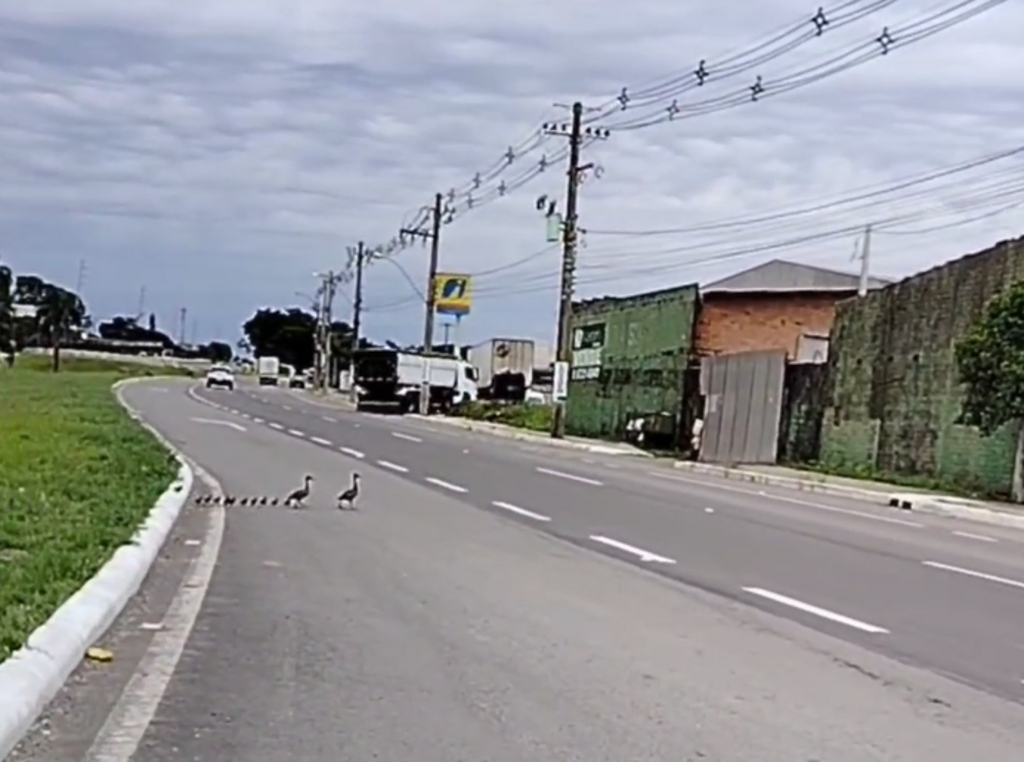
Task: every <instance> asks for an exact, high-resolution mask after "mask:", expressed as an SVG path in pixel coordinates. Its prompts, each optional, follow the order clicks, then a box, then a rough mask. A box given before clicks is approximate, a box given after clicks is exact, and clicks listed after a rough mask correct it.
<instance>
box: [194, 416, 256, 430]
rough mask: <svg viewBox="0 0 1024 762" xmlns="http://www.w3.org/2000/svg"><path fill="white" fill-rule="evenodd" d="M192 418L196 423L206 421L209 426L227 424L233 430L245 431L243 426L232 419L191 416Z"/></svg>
mask: <svg viewBox="0 0 1024 762" xmlns="http://www.w3.org/2000/svg"><path fill="white" fill-rule="evenodd" d="M192 420H193V421H195V422H196V423H208V424H210V425H211V426H227V427H228V428H229V429H234V430H235V431H245V426H242V425H240V424H237V423H234V422H232V421H218V420H215V419H213V418H193V419H192Z"/></svg>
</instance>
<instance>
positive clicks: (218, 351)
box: [202, 341, 235, 365]
mask: <svg viewBox="0 0 1024 762" xmlns="http://www.w3.org/2000/svg"><path fill="white" fill-rule="evenodd" d="M202 349H203V354H204V355H206V357H208V358H209V359H210V361H211V362H215V363H218V364H220V365H224V364H226V363H229V362H231V360H232V358H233V357H234V356H235V353H234V352H233V351H232V350H231V345H230V344H226V343H224V342H223V341H211V342H210V343H209V344H207V345H206V346H204V347H203V348H202Z"/></svg>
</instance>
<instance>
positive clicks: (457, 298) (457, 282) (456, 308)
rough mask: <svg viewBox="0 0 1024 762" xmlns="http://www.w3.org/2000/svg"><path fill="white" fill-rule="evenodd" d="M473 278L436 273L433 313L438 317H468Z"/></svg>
mask: <svg viewBox="0 0 1024 762" xmlns="http://www.w3.org/2000/svg"><path fill="white" fill-rule="evenodd" d="M472 286H473V277H472V276H471V275H458V274H456V273H438V274H437V277H436V279H435V280H434V311H435V312H437V314H439V315H468V314H469V311H470V308H471V307H472V306H473V288H472Z"/></svg>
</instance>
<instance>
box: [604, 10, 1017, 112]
mask: <svg viewBox="0 0 1024 762" xmlns="http://www.w3.org/2000/svg"><path fill="white" fill-rule="evenodd" d="M1005 2H1006V0H957V2H954V3H952V4H950V5H948V6H947V7H944V8H942V9H941V10H938V11H935V12H933V13H931V14H930V15H927V16H924V17H922V18H920V19H918V20H916V21H913V22H910V23H908V24H903V25H899V26H894V27H888V26H886V27H883V28H882V29H881V31H880V32H879V33H877V34H875V33H873V34H872V36H870V37H868V38H866V39H863V40H861V41H859V42H856V43H854V44H852V45H849V46H847V47H845V48H843V49H841V50H840V52H838V53H835V54H831V55H830V56H829V57H828V58H826V59H824V60H822V61H819V62H817V63H815V64H813V65H810V66H804V67H803V68H799V69H794V70H792V71H790V72H788V73H779V74H777V75H775V76H768V75H761V74H759V75H757V76H756V77H755V78H754V80H753V82H751V83H749V84H747V85H745V86H741V87H739V88H737V89H734V90H730V91H727V92H725V93H723V94H721V95H716V96H712V97H709V98H705V99H703V100H697V101H693V102H680V100H679V96H680V95H682V94H683V93H685V92H688V91H689V90H692V89H694V86H693V85H692V84H689V85H682V86H681V87H680V88H679V89H678V91H677V92H674V93H667V94H665V95H664V96H662V97H660V98H658V99H654V100H652V101H646V102H644V103H643V105H642V106H641V107H640V108H639V109H630V108H629V107H628V105H627V108H625V109H623V110H624V111H626V112H628V113H629V115H628V116H626V117H625V118H623V119H621V120H614V119H610V118H609V117H606V116H605V117H599V118H597V119H595V122H596V123H597V124H600V125H602V126H604V127H607V128H609V129H611V130H613V131H626V130H638V129H645V128H647V127H652V126H654V125H657V124H663V123H665V122H673V121H682V120H684V119H689V118H693V117H696V116H706V115H708V114H713V113H718V112H721V111H725V110H728V109H732V108H736V107H739V106H746V105H748V104H750V103H757V102H760V101H763V100H765V99H767V98H771V97H775V96H778V95H782V94H784V93H789V92H792V91H794V90H797V89H799V88H803V87H807V86H809V85H813V84H816V83H817V82H820V81H822V80H824V79H826V78H829V77H833V76H835V75H837V74H841V73H843V72H846V71H849V70H850V69H853V68H855V67H857V66H860V65H862V64H865V63H867V62H869V61H872V60H874V59H876V58H880V57H882V56H886V55H888V54H889V53H891V52H893V51H896V50H899V49H902V48H905V47H907V46H909V45H913V44H915V43H918V42H921V41H922V40H925V39H927V38H929V37H932V36H934V35H936V34H939V33H940V32H944V31H946V30H948V29H951V28H952V27H954V26H958V25H959V24H962V23H964V22H966V21H969V20H971V19H973V18H975V17H976V16H979V15H981V14H982V13H985V12H986V11H989V10H991V9H993V8H995V7H997V6H1000V5H1002V4H1003V3H1005ZM865 15H866V14H865ZM694 75H695V76H696V77H697V79H698V84H697V85H696V87H701V86H702V83H703V81H705V80H703V79H702V73H701V72H700V71H699V70H698V72H694ZM634 110H639V111H640V112H641V113H640V114H637V115H635V116H634V115H633V114H632V112H633V111H634Z"/></svg>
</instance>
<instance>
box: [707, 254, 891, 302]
mask: <svg viewBox="0 0 1024 762" xmlns="http://www.w3.org/2000/svg"><path fill="white" fill-rule="evenodd" d="M890 283H891V281H889V280H885V279H882V278H868V288H870V289H876V288H884V287H885V286H888V285H889V284H890ZM859 285H860V276H859V275H857V274H855V273H846V272H842V271H840V270H829V269H826V268H824V267H815V266H814V265H802V264H797V263H796V262H786V261H785V260H782V259H773V260H772V261H770V262H765V263H764V264H760V265H757V266H756V267H751V268H750V269H749V270H744V271H743V272H739V273H736V274H735V275H730V276H728V277H727V278H722V279H721V280H716V281H715V282H713V283H709V284H707V285H706V286H703V287H702V288H701V293H702V294H709V293H715V294H725V293H744V292H755V291H761V292H764V291H779V292H783V291H856V290H857V287H858V286H859Z"/></svg>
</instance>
